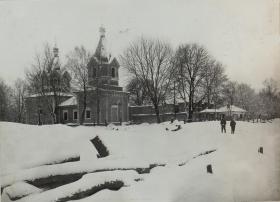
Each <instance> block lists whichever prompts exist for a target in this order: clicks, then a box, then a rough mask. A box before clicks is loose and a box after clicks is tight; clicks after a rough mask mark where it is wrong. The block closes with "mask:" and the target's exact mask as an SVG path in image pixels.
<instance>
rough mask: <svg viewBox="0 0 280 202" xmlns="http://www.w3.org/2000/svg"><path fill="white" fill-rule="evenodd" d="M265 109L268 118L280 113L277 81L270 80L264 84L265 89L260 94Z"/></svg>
mask: <svg viewBox="0 0 280 202" xmlns="http://www.w3.org/2000/svg"><path fill="white" fill-rule="evenodd" d="M259 96H260V99H261V102H262V106H263V109H264V111H265V113H267V115H268V116H270V117H271V116H275V115H277V114H279V113H280V112H279V111H277V109H279V105H280V104H279V103H280V100H279V90H278V85H277V81H276V80H274V79H272V78H270V79H266V80H265V81H264V82H263V88H262V89H261V91H260V93H259Z"/></svg>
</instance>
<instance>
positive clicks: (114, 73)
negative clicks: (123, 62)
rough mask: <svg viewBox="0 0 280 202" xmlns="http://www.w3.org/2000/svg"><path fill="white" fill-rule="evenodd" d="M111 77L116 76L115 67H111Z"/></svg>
mask: <svg viewBox="0 0 280 202" xmlns="http://www.w3.org/2000/svg"><path fill="white" fill-rule="evenodd" d="M112 77H113V78H115V77H116V72H115V68H112Z"/></svg>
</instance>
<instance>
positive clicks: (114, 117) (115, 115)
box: [111, 105, 119, 122]
mask: <svg viewBox="0 0 280 202" xmlns="http://www.w3.org/2000/svg"><path fill="white" fill-rule="evenodd" d="M118 119H119V117H118V105H112V107H111V122H118V121H119V120H118Z"/></svg>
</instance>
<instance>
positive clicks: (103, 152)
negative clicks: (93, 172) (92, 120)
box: [90, 136, 109, 158]
mask: <svg viewBox="0 0 280 202" xmlns="http://www.w3.org/2000/svg"><path fill="white" fill-rule="evenodd" d="M90 141H91V143H92V144H93V145H94V147H95V148H96V150H97V152H98V154H97V158H103V157H106V156H108V155H109V151H108V149H107V147H106V146H105V145H104V144H103V142H102V141H101V139H100V138H99V137H98V136H96V137H95V138H93V139H91V140H90Z"/></svg>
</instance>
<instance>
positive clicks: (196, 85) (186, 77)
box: [174, 44, 209, 121]
mask: <svg viewBox="0 0 280 202" xmlns="http://www.w3.org/2000/svg"><path fill="white" fill-rule="evenodd" d="M174 61H175V65H176V74H177V82H178V92H179V95H180V97H181V99H183V100H184V102H185V107H187V106H188V116H189V117H188V119H189V120H190V121H191V120H192V117H193V112H194V107H195V104H196V103H198V102H199V101H201V100H203V99H204V95H203V93H202V92H201V91H202V80H203V78H204V77H205V75H204V71H205V69H206V68H207V65H208V64H209V55H208V52H207V51H206V49H204V48H203V47H202V46H199V45H197V44H186V45H181V46H179V48H178V49H177V51H176V54H175V60H174Z"/></svg>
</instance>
